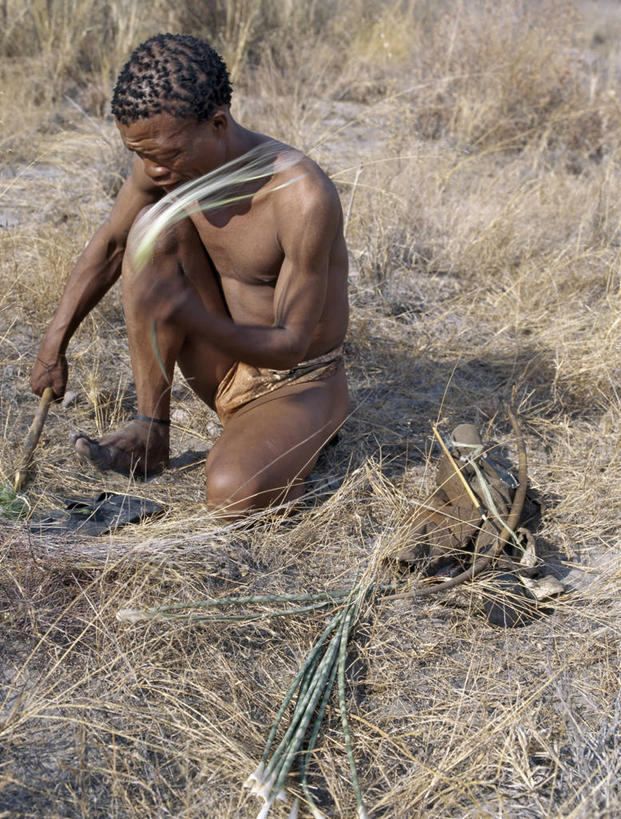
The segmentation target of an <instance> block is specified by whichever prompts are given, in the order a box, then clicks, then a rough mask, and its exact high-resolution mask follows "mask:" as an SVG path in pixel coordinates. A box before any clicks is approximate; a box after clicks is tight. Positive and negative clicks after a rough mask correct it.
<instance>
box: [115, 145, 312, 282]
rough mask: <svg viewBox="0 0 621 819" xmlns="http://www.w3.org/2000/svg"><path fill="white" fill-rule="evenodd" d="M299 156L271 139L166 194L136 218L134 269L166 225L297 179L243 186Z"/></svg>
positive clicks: (142, 262) (145, 258)
mask: <svg viewBox="0 0 621 819" xmlns="http://www.w3.org/2000/svg"><path fill="white" fill-rule="evenodd" d="M302 157H303V154H302V153H300V152H299V151H294V150H291V149H288V150H285V151H283V145H282V144H281V143H279V142H276V141H273V140H270V141H268V142H263V143H261V144H260V145H257V146H256V147H255V148H252V149H251V150H250V151H248V152H247V153H245V154H243V155H242V156H240V157H237V158H236V159H232V160H231V161H230V162H227V163H226V164H225V165H222V166H221V167H220V168H216V170H214V171H210V172H209V173H207V174H204V175H203V176H201V177H199V178H198V179H192V180H191V181H190V182H186V183H185V184H183V185H181V186H180V187H178V188H176V189H175V190H174V191H171V192H170V193H168V194H166V196H164V198H163V199H161V200H160V201H159V202H157V203H156V204H155V205H154V206H153V207H152V208H150V209H149V210H148V211H147V212H145V213H144V214H143V215H142V216H140V217H139V219H138V220H137V221H136V227H135V233H134V238H133V241H132V243H131V245H130V246H129V248H128V249H129V253H130V255H131V258H132V260H133V263H134V266H135V268H136V270H137V271H138V272H140V270H142V269H143V268H144V266H145V265H146V264H147V262H148V261H149V259H150V258H151V256H152V254H153V248H154V246H155V242H156V241H157V239H158V237H159V236H160V235H161V233H162V231H164V230H166V228H167V227H170V226H171V225H174V224H175V223H176V222H178V221H180V220H181V219H185V218H186V217H187V216H190V215H191V214H192V213H197V212H199V211H206V210H215V209H216V208H221V207H223V206H224V205H230V204H233V203H234V202H241V201H243V200H244V199H251V198H252V197H256V196H265V195H267V194H268V193H273V192H274V191H277V190H281V189H282V188H285V187H287V186H288V185H291V184H292V183H293V182H297V181H298V180H299V179H301V178H302V177H303V175H304V174H300V175H298V176H295V177H293V178H292V179H287V180H286V181H285V182H283V183H282V184H280V185H276V186H274V187H270V188H269V189H268V190H266V191H258V192H257V191H255V190H250V191H248V190H244V185H247V184H248V183H250V182H254V181H256V180H259V179H267V178H268V177H270V176H272V175H274V174H276V173H280V172H282V171H284V170H287V169H288V168H291V167H293V166H294V165H296V164H298V163H299V162H300V160H301V159H302Z"/></svg>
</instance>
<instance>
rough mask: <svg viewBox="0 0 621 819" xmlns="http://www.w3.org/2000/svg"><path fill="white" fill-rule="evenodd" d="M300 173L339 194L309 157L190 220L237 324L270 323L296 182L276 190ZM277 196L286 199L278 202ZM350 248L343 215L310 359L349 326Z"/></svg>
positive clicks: (333, 343) (328, 191) (337, 339)
mask: <svg viewBox="0 0 621 819" xmlns="http://www.w3.org/2000/svg"><path fill="white" fill-rule="evenodd" d="M300 174H304V176H305V182H306V185H308V184H309V182H310V184H311V185H313V186H317V187H318V188H320V189H321V190H322V192H324V193H325V196H326V197H329V196H333V195H335V193H334V191H333V188H332V183H331V182H330V181H329V180H328V179H327V177H326V176H325V174H323V172H322V171H321V170H320V169H319V168H318V167H317V166H316V165H315V163H314V162H312V161H311V160H309V159H307V158H305V159H303V160H302V162H300V163H299V164H297V165H296V166H294V167H293V168H289V169H288V170H286V171H284V172H282V173H279V174H276V175H274V176H273V177H272V178H271V179H270V180H269V181H268V182H267V183H265V184H264V185H263V186H261V187H260V188H259V189H258V190H257V192H256V194H255V195H254V196H253V197H252V198H251V199H250V200H246V201H243V202H241V203H237V204H235V205H230V206H226V207H223V208H220V209H217V210H215V211H204V212H202V211H199V212H197V213H195V214H193V215H192V217H191V218H192V222H193V224H194V225H195V227H196V230H197V232H198V234H199V236H200V238H201V241H202V243H203V245H204V246H205V249H206V250H207V253H208V254H209V258H210V260H211V263H212V266H213V270H214V272H215V274H216V276H217V278H218V281H219V283H220V286H221V288H222V293H223V296H224V299H225V302H226V305H227V307H228V310H229V313H230V315H231V318H232V319H233V320H234V321H235V322H236V323H238V324H258V325H261V326H270V325H271V324H272V323H273V322H274V291H275V287H276V283H277V281H278V276H279V274H280V271H281V267H282V264H283V260H284V251H283V248H282V246H281V244H280V241H279V220H280V214H281V213H282V212H283V211H288V210H290V209H292V208H293V209H294V208H295V205H296V199H297V197H298V192H297V191H296V190H295V186H296V182H295V181H293V182H292V184H291V185H290V186H287V187H285V188H281V189H280V190H276V191H274V192H272V193H270V191H273V189H274V188H277V187H279V186H281V185H283V183H284V182H287V181H289V180H291V179H294V178H296V177H298V176H300ZM277 197H281V198H284V199H286V200H287V201H286V202H283V201H278V200H277ZM347 267H348V261H347V250H346V246H345V240H344V238H343V232H342V219H341V224H340V225H339V228H338V230H337V231H336V235H335V237H334V239H333V240H332V244H331V248H330V252H329V271H328V287H327V293H326V299H325V306H324V310H323V314H322V316H321V318H320V320H319V322H318V324H317V327H316V329H315V332H314V333H313V336H312V339H311V342H310V345H309V348H308V351H307V354H306V357H307V358H313V357H315V356H317V355H321V354H322V353H324V352H327V351H328V350H331V349H333V348H334V347H336V346H338V345H339V344H340V343H341V342H342V341H343V338H344V335H345V331H346V328H347V318H348V309H347Z"/></svg>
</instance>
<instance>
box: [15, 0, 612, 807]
mask: <svg viewBox="0 0 621 819" xmlns="http://www.w3.org/2000/svg"><path fill="white" fill-rule="evenodd" d="M147 5H148V8H149V13H148V14H147V13H145V9H146V7H147ZM204 7H205V4H203V3H198V2H194V0H185V2H184V3H181V4H178V5H177V8H176V9H175V10H174V11H171V10H170V9H171V7H170V4H167V3H159V2H158V3H155V4H153V3H149V4H146V3H145V2H143V0H126V2H124V3H116V4H107V3H94V2H89V0H74V2H70V0H54V2H52V3H44V2H43V0H29V2H20V3H17V2H13V0H5V2H3V3H0V19H1V20H2V23H3V27H2V31H3V33H2V36H1V37H0V55H1V58H0V77H1V79H2V125H1V126H0V144H1V145H2V147H3V157H4V159H3V161H2V164H1V165H0V281H1V286H0V373H1V381H0V387H1V389H0V430H1V435H0V484H6V483H7V482H9V481H10V478H11V475H12V470H13V469H14V467H15V464H16V461H17V457H18V454H19V451H20V444H21V441H22V440H23V435H24V433H25V430H26V428H27V425H28V423H29V420H30V418H31V416H32V413H33V411H34V407H35V404H36V401H35V399H33V397H32V396H31V395H29V392H28V386H27V385H28V373H29V368H30V365H31V362H32V357H33V354H34V352H35V350H36V346H37V341H38V339H39V337H40V335H41V333H42V331H43V329H44V328H45V326H46V324H47V322H48V321H49V317H50V313H51V310H52V308H53V305H54V303H55V302H56V300H57V297H58V294H59V291H60V289H61V287H62V282H63V281H64V279H65V277H66V275H67V273H68V271H69V269H70V266H71V263H72V260H73V259H74V258H75V256H76V254H77V253H78V252H79V250H80V248H81V247H82V246H83V245H84V243H85V242H86V241H87V239H88V238H89V236H90V235H91V233H92V231H93V229H94V228H95V226H96V225H97V224H98V223H99V221H100V220H101V219H102V217H103V215H104V214H105V212H106V211H107V209H108V207H109V205H110V202H111V200H112V197H113V196H114V194H115V192H116V190H117V189H118V186H119V182H120V179H121V178H122V173H123V170H124V169H125V168H126V167H127V157H126V156H125V155H124V154H123V152H122V150H121V148H120V146H119V144H118V140H117V139H116V135H115V129H114V126H113V125H112V123H111V122H110V121H109V119H108V118H107V116H106V111H107V108H106V105H107V102H106V100H107V99H108V97H109V92H110V85H111V82H112V77H113V76H114V74H115V72H116V71H117V70H118V67H119V65H120V63H121V61H122V60H123V59H124V58H125V57H126V55H127V53H128V51H129V50H130V49H131V47H132V46H133V45H135V44H136V43H137V42H138V41H139V40H140V39H141V38H142V37H144V36H146V35H148V34H150V33H153V32H154V31H157V30H164V29H166V30H172V31H180V30H191V31H192V32H193V33H198V34H203V35H204V36H208V37H211V39H212V40H213V41H214V42H216V43H217V44H218V45H219V47H220V48H221V49H222V51H223V52H224V53H225V55H226V56H227V58H228V59H229V61H230V63H231V66H232V68H233V70H234V73H235V75H236V86H237V90H236V93H237V99H236V102H235V106H236V107H235V112H236V113H237V114H238V115H239V117H240V119H242V120H243V121H244V122H245V123H247V124H249V125H250V126H252V127H258V128H261V129H263V130H265V131H266V132H267V133H270V134H272V135H274V136H276V137H281V138H285V139H289V140H291V141H293V142H295V144H296V145H298V146H299V147H302V148H304V149H306V150H308V151H309V152H310V153H311V155H313V156H314V157H316V158H317V159H318V160H319V161H320V162H321V163H322V164H323V165H324V166H325V167H326V168H327V169H328V171H329V172H330V173H331V174H332V175H333V177H334V179H335V181H336V183H337V185H338V187H339V190H340V192H341V194H342V199H343V205H344V210H345V212H346V214H347V217H348V219H347V238H348V242H349V245H350V250H351V260H352V275H351V298H352V321H351V329H350V333H349V336H348V341H347V347H346V354H347V363H348V368H349V372H350V380H351V394H352V412H351V415H350V417H349V419H348V420H347V422H346V424H345V426H344V428H343V432H342V435H341V440H340V442H339V444H338V446H337V447H336V448H333V449H330V450H328V451H327V452H326V453H325V454H324V455H322V457H321V460H320V463H319V466H318V468H317V470H316V472H315V475H314V479H315V482H314V484H313V486H314V493H311V494H310V495H309V497H308V498H307V499H306V500H304V502H303V503H301V504H300V506H299V508H298V509H297V510H296V511H295V512H294V513H293V514H291V515H289V516H287V517H282V516H278V515H275V514H262V515H258V516H256V517H255V518H254V519H252V520H250V521H246V522H243V523H239V524H237V525H235V526H222V525H220V524H218V523H217V522H216V521H215V520H214V519H213V518H212V517H211V516H210V514H209V513H208V512H207V511H205V510H204V508H203V506H202V476H201V470H200V466H199V467H198V468H196V469H186V468H184V467H182V466H181V465H180V462H179V461H177V462H174V463H176V464H177V465H173V468H171V470H169V471H167V472H165V473H164V474H163V475H161V476H159V477H158V478H156V479H154V480H152V481H150V482H149V483H146V484H133V483H130V482H128V481H127V480H126V479H123V478H120V477H118V476H110V475H106V476H99V475H95V473H94V472H90V471H88V470H87V469H83V468H82V467H80V466H77V465H76V463H75V461H74V458H73V456H72V455H71V452H70V447H69V445H68V443H67V434H68V433H69V432H70V431H71V430H72V429H75V428H76V427H80V428H83V429H86V430H88V431H91V432H102V431H104V430H106V429H108V428H109V427H110V426H115V425H117V424H119V423H121V422H122V421H123V419H125V418H126V417H128V416H129V415H130V413H131V412H132V408H133V388H132V385H131V371H130V366H129V359H128V354H127V348H126V343H125V340H124V335H123V329H122V327H123V325H122V318H121V313H120V308H119V303H118V295H117V294H116V292H112V293H110V294H109V295H108V296H107V297H106V298H105V299H104V301H103V302H102V304H101V305H100V306H99V307H97V308H96V310H94V311H93V313H92V315H91V316H90V317H89V318H88V319H87V320H86V321H85V322H84V324H83V326H82V327H81V328H80V330H79V332H78V333H77V335H76V337H75V339H74V342H73V344H72V346H71V347H70V362H71V382H70V385H69V388H70V389H71V390H73V391H74V392H76V393H77V398H76V401H75V403H73V404H71V405H70V406H68V407H66V408H62V407H59V406H55V407H54V408H53V409H52V411H51V413H50V418H49V420H48V422H47V424H46V427H45V430H44V433H43V438H42V440H41V443H40V445H39V449H38V451H37V464H38V467H37V471H36V474H35V476H34V480H33V482H32V484H31V485H30V486H29V488H28V490H27V493H26V498H27V501H28V503H29V504H30V505H31V507H32V508H33V509H34V510H36V511H42V510H45V509H50V508H53V507H54V506H55V505H57V504H58V502H59V499H60V498H61V497H62V496H63V495H79V494H94V493H95V492H98V491H100V490H101V489H104V488H108V489H113V490H115V491H129V492H130V493H132V494H141V495H144V496H145V497H149V498H152V499H155V500H158V501H160V502H162V503H163V504H164V505H165V506H166V509H167V511H166V514H165V515H164V517H162V518H160V519H157V520H154V521H151V522H149V523H145V524H143V525H140V526H133V527H127V528H125V529H123V530H121V531H120V532H119V533H118V534H115V535H108V536H103V537H100V538H96V539H93V538H91V539H89V538H69V539H66V540H60V539H58V538H56V539H55V538H51V537H49V538H47V539H41V538H38V537H35V536H32V535H28V533H27V531H26V529H25V526H24V524H23V523H20V522H16V521H11V520H9V519H8V518H0V538H1V540H0V572H1V575H0V578H1V579H0V617H1V624H2V627H1V630H0V641H1V646H0V656H1V658H2V659H1V661H0V689H1V690H0V816H7V817H8V816H11V817H13V816H24V817H26V816H28V817H31V816H32V817H34V816H53V817H56V816H58V817H61V816H62V817H73V816H100V815H101V816H115V817H117V816H118V817H124V816H133V815H136V814H138V813H140V814H142V815H146V816H163V815H174V816H180V817H199V816H200V817H205V816H208V817H215V818H217V817H233V816H239V817H246V816H253V815H255V814H256V812H257V811H258V804H257V803H255V802H254V801H252V799H250V798H249V797H247V795H246V794H244V793H242V792H241V784H242V782H243V781H244V779H245V778H246V776H247V775H248V773H249V772H250V771H251V770H253V768H254V767H255V765H256V762H257V760H258V757H259V755H260V753H261V750H262V747H263V744H264V740H265V736H266V732H267V730H268V728H269V725H270V724H271V721H272V719H273V718H274V716H275V713H276V710H277V708H278V705H279V703H280V700H281V698H282V696H283V694H284V692H285V691H286V689H287V688H288V686H289V684H290V682H291V679H292V677H293V674H294V672H295V670H296V669H297V667H298V664H299V662H300V661H301V659H302V658H303V656H304V654H305V653H306V651H307V650H308V648H309V647H310V645H311V643H312V642H313V640H314V639H315V637H316V636H317V635H318V634H319V632H320V630H321V627H322V623H323V620H324V618H323V616H322V615H319V614H317V615H310V614H309V615H307V616H299V617H297V618H295V619H293V620H288V621H286V622H281V621H279V620H269V621H266V622H263V623H261V624H248V625H239V624H232V625H229V626H225V627H223V626H222V625H220V626H218V627H217V628H216V627H214V626H210V625H203V626H192V625H180V624H179V623H161V622H152V623H144V624H139V625H137V626H134V627H128V626H127V625H125V624H121V623H118V622H117V621H116V619H115V615H116V612H117V611H118V609H120V608H125V607H131V608H143V607H146V606H151V605H157V604H158V603H166V602H180V601H192V600H197V599H201V598H205V597H208V596H220V595H225V594H227V595H228V594H234V593H239V594H246V593H265V592H268V591H269V592H300V591H307V590H317V591H320V590H326V589H336V588H342V587H345V586H347V585H349V584H351V583H352V582H353V580H354V578H355V577H356V576H357V575H358V573H359V572H360V570H361V569H364V568H366V567H367V566H369V565H373V564H375V562H376V561H377V559H378V556H379V555H381V554H385V553H390V552H391V551H394V550H396V549H397V548H398V547H399V545H400V544H401V543H402V542H403V539H404V537H406V525H405V515H406V512H407V510H408V509H409V508H411V506H412V504H413V503H414V502H415V500H417V499H423V498H424V497H425V496H426V494H427V493H428V492H429V491H430V489H431V480H432V466H433V463H432V461H433V459H432V457H431V455H432V444H431V439H430V438H431V436H430V433H431V425H432V423H434V422H438V423H440V425H441V426H442V427H443V428H444V429H450V428H451V427H452V425H454V424H455V423H458V422H460V421H470V420H472V421H475V422H477V423H479V424H480V425H481V427H482V428H483V429H484V430H485V431H486V433H489V434H490V435H492V436H494V437H495V438H496V439H498V440H499V441H500V442H501V443H502V444H504V445H506V446H508V447H509V451H512V443H511V437H510V429H509V426H508V424H507V422H506V418H505V417H504V415H503V413H502V411H501V405H502V402H503V401H505V400H507V399H510V398H511V399H512V400H513V401H514V402H515V403H516V404H517V406H518V408H519V413H520V417H521V420H522V423H523V426H524V431H525V435H526V439H527V444H528V449H529V455H530V472H531V481H532V484H533V485H534V487H535V488H536V489H537V490H538V492H539V493H540V495H541V496H542V498H543V499H544V501H545V510H544V515H543V520H542V525H541V529H540V531H539V533H538V541H539V544H540V547H541V549H542V551H543V554H544V556H545V560H546V562H547V563H548V565H549V566H550V567H551V569H554V570H555V571H556V572H557V573H559V574H561V575H564V576H565V579H566V581H567V583H568V587H569V591H568V593H567V594H566V595H565V596H564V597H563V598H562V599H561V600H559V601H558V604H557V605H556V606H555V607H554V611H553V612H551V613H550V614H549V615H547V616H545V617H542V618H541V619H540V620H538V621H536V622H534V623H532V624H531V625H529V626H528V627H526V628H523V629H520V630H515V631H512V632H504V631H502V630H497V629H492V628H490V627H489V626H488V625H487V624H486V623H485V621H484V620H483V619H482V618H481V617H480V616H479V614H478V611H479V609H480V602H481V599H482V598H484V597H485V596H489V595H490V594H493V593H494V592H493V587H490V585H489V582H488V581H486V580H485V579H481V580H480V581H477V582H476V583H473V584H472V585H471V586H469V587H467V588H464V589H463V590H462V591H459V592H455V593H454V594H452V595H451V596H450V597H448V598H447V600H440V599H431V598H430V599H427V600H425V601H422V600H421V601H419V602H410V603H408V602H399V603H396V604H388V603H385V602H382V601H381V600H375V601H373V602H371V603H369V604H368V605H367V607H366V609H365V611H364V614H363V617H362V620H361V622H360V624H359V626H358V628H357V630H356V633H355V635H354V639H353V642H352V651H351V655H350V658H349V659H350V668H349V681H350V689H349V694H348V697H349V708H350V715H351V724H352V731H353V739H354V747H355V753H356V757H357V760H358V765H359V773H360V777H361V782H362V789H363V793H364V794H365V799H366V803H367V805H368V806H369V808H370V809H371V813H372V815H373V816H390V817H393V816H408V817H409V816H411V817H415V816H425V817H438V818H439V817H447V816H454V817H480V816H519V817H523V816H533V817H535V816H536V817H540V816H564V817H570V816H571V817H593V816H598V817H611V818H612V817H613V816H618V815H619V812H620V811H621V796H620V794H619V785H618V782H619V778H620V775H621V763H620V760H621V753H620V748H619V736H620V730H619V727H620V720H621V699H620V695H619V667H620V658H619V613H620V610H619V602H618V599H619V592H620V591H621V571H620V570H619V564H620V560H619V558H620V549H621V545H620V543H619V509H620V508H621V489H620V487H621V446H620V440H621V439H620V435H621V430H620V418H621V403H620V396H619V381H620V374H621V352H620V350H621V344H619V330H620V327H621V279H620V277H619V270H620V261H621V258H620V255H619V254H620V250H619V248H620V235H619V224H620V218H621V207H620V205H619V197H618V190H619V188H620V187H621V166H620V163H619V158H620V141H619V136H618V134H619V124H620V123H619V107H618V102H617V94H618V92H619V78H620V74H619V68H620V66H621V60H620V54H621V17H620V15H619V9H618V6H617V4H615V3H612V2H606V0H583V1H582V2H576V3H575V4H574V5H573V6H571V7H570V4H569V3H566V2H562V3H561V2H558V3H554V2H546V3H537V4H532V3H527V2H524V3H520V2H510V0H506V2H505V1H503V2H495V3H491V2H489V3H488V2H485V0H480V1H479V0H477V2H472V3H459V2H457V0H444V2H441V3H432V2H427V0H418V2H416V0H410V1H409V2H406V0H403V2H396V0H395V2H393V0H390V2H388V0H386V2H371V0H356V2H352V3H344V2H340V0H330V1H329V2H326V3H312V4H299V3H293V2H284V0H283V2H276V0H273V1H271V2H270V0H264V1H263V2H260V0H235V2H228V3H224V2H219V1H218V2H214V3H211V4H209V7H208V10H207V11H205V8H204ZM48 12H49V13H48ZM25 77H27V78H28V79H29V80H30V82H25V81H24V78H25ZM173 412H175V415H174V419H175V420H174V424H173V455H174V456H178V455H181V454H182V453H183V452H185V451H187V450H193V451H196V452H199V453H200V452H205V451H206V450H207V449H208V448H209V446H210V445H211V443H212V442H213V441H214V440H215V438H216V436H217V434H218V424H217V421H216V419H215V417H214V416H212V415H211V414H210V413H209V412H207V411H205V410H204V409H203V408H202V407H201V406H199V405H198V403H197V402H196V400H195V399H194V398H193V397H192V395H191V393H190V391H189V389H188V388H187V387H186V386H185V385H184V384H183V383H182V382H181V380H178V381H177V382H176V384H175V389H174V397H173ZM381 571H383V572H384V573H385V575H386V577H387V578H390V577H391V572H392V570H391V568H390V567H389V566H387V567H385V568H384V569H382V570H381ZM312 782H313V784H315V785H316V786H317V792H316V798H317V800H318V801H319V803H320V804H321V806H322V808H323V809H324V810H325V812H326V813H327V814H328V815H332V816H344V817H349V816H352V815H354V813H355V803H354V799H353V795H352V793H351V788H350V786H349V784H348V782H349V779H348V765H347V759H346V755H345V749H344V746H343V741H342V734H341V730H340V721H339V718H338V713H337V711H336V708H335V707H334V706H332V707H331V709H330V710H329V727H328V730H327V731H326V732H325V733H324V734H323V735H322V738H321V742H320V745H319V747H318V750H317V753H316V757H315V759H314V761H313V776H312ZM279 815H282V816H285V815H286V811H284V809H282V810H281V811H280V814H279Z"/></svg>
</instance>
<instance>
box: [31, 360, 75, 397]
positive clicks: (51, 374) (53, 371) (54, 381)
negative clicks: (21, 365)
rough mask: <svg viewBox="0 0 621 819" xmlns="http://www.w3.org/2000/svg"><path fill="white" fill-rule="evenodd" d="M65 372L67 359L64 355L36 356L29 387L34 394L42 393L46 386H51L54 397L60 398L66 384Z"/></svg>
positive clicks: (66, 372) (66, 371)
mask: <svg viewBox="0 0 621 819" xmlns="http://www.w3.org/2000/svg"><path fill="white" fill-rule="evenodd" d="M67 374H68V368H67V359H66V357H65V356H64V355H62V354H61V355H58V356H57V357H56V358H51V357H46V356H45V355H43V356H41V357H39V356H37V360H36V361H35V364H34V367H33V368H32V373H31V375H30V388H31V389H32V391H33V392H34V394H35V395H42V394H43V390H44V389H45V388H46V387H51V388H52V389H53V390H54V398H57V399H58V398H62V397H63V395H64V394H65V387H66V386H67Z"/></svg>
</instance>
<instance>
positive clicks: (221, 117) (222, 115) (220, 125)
mask: <svg viewBox="0 0 621 819" xmlns="http://www.w3.org/2000/svg"><path fill="white" fill-rule="evenodd" d="M209 124H210V125H211V127H212V128H213V129H214V131H216V132H218V133H220V134H222V133H223V132H224V131H226V129H227V128H228V127H229V118H228V117H227V115H226V112H225V111H216V113H215V114H214V115H213V117H212V118H211V119H210V120H209Z"/></svg>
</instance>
